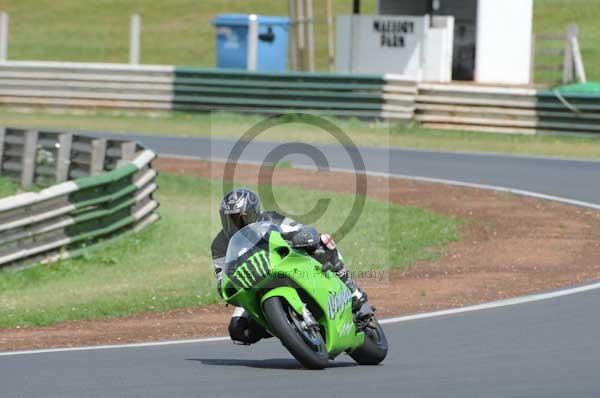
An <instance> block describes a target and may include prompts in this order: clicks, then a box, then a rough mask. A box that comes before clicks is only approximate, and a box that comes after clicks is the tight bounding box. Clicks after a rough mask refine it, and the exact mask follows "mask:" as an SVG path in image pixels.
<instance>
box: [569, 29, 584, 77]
mask: <svg viewBox="0 0 600 398" xmlns="http://www.w3.org/2000/svg"><path fill="white" fill-rule="evenodd" d="M571 49H572V50H573V64H574V65H575V76H576V77H577V81H578V82H579V83H587V77H586V76H585V66H584V65H583V58H582V57H581V50H580V48H579V40H578V39H577V36H575V37H571Z"/></svg>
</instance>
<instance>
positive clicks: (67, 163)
mask: <svg viewBox="0 0 600 398" xmlns="http://www.w3.org/2000/svg"><path fill="white" fill-rule="evenodd" d="M72 142H73V135H71V134H69V133H61V134H59V135H58V154H57V156H56V182H57V183H61V182H65V181H67V180H68V179H69V168H70V167H71V143H72Z"/></svg>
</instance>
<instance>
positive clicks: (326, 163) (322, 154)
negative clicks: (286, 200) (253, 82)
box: [223, 113, 367, 242]
mask: <svg viewBox="0 0 600 398" xmlns="http://www.w3.org/2000/svg"><path fill="white" fill-rule="evenodd" d="M286 124H298V125H300V126H302V125H304V126H306V127H310V128H318V129H319V130H320V131H322V132H323V134H328V135H329V136H331V137H333V138H334V139H335V140H336V141H337V142H338V143H339V146H336V148H338V149H336V150H330V151H329V152H327V151H324V150H323V148H324V146H318V145H312V144H308V143H304V142H299V141H296V142H285V143H280V144H277V143H264V142H261V141H259V139H260V135H261V134H263V133H264V132H266V131H268V130H269V129H273V128H275V127H278V126H282V125H286ZM253 145H262V146H267V147H268V153H267V154H266V156H265V157H264V158H263V159H260V160H258V159H253V161H252V162H253V163H257V162H258V163H259V165H260V168H259V174H258V181H260V184H258V194H259V196H260V198H261V200H262V201H263V202H268V203H271V207H272V208H271V209H268V210H273V211H276V212H278V213H280V214H284V215H286V216H288V217H291V218H293V219H296V220H301V221H302V222H303V223H304V224H308V225H314V224H317V223H318V221H319V220H320V219H321V218H322V217H323V216H324V214H325V213H326V212H327V210H328V209H329V207H330V205H331V199H328V198H319V199H318V200H317V201H316V203H315V205H314V206H313V207H312V209H310V210H309V211H306V212H304V213H299V214H293V213H290V212H284V211H283V210H282V209H281V206H279V205H278V203H277V201H276V200H275V195H274V193H273V175H274V172H275V166H276V165H277V164H278V163H279V162H281V161H282V160H284V159H285V158H286V157H288V156H293V155H303V156H306V157H308V158H309V159H310V160H311V161H312V163H313V164H314V166H316V168H317V169H318V170H319V172H329V171H330V169H331V168H330V160H331V159H330V157H334V158H336V159H335V160H339V158H340V157H344V156H345V157H347V158H349V159H350V163H351V169H350V170H347V171H351V172H352V173H353V175H354V193H353V194H354V200H353V203H352V207H351V209H350V212H349V213H348V214H347V216H346V217H345V219H344V221H343V222H342V223H341V224H340V225H339V226H337V229H335V230H334V232H333V233H332V235H333V236H334V238H335V239H336V241H338V242H340V241H342V240H343V239H344V237H345V236H347V235H348V233H349V232H350V231H351V230H352V229H353V228H354V227H355V226H356V224H357V223H358V221H359V219H360V217H361V214H362V212H363V210H364V208H365V202H366V195H367V175H366V168H365V162H364V159H363V157H362V156H361V154H360V151H359V149H358V147H357V146H356V145H355V144H354V142H353V141H352V139H351V138H350V136H349V135H348V134H346V133H345V132H344V131H343V130H342V129H341V128H340V127H338V126H337V125H336V124H334V123H332V122H331V121H329V120H328V119H325V118H323V117H320V116H317V115H313V114H308V113H285V114H280V115H275V116H272V117H269V118H266V119H264V120H261V121H260V122H258V123H256V124H255V125H253V126H252V127H251V128H249V129H248V130H247V131H246V132H245V133H244V134H243V135H242V136H241V137H240V138H239V139H238V140H237V141H236V142H235V144H234V145H233V148H232V149H231V151H230V153H229V155H228V157H227V160H226V164H225V170H224V175H223V195H225V194H226V193H227V192H230V191H231V190H233V189H234V188H235V174H236V170H237V168H238V166H239V165H241V164H243V163H245V162H243V161H242V156H243V155H244V153H245V152H246V151H248V150H251V149H252V146H253ZM339 148H342V153H340V150H339ZM332 230H333V228H332Z"/></svg>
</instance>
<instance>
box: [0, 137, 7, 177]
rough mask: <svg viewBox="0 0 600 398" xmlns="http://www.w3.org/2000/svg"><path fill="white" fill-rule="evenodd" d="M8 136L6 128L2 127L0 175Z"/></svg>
mask: <svg viewBox="0 0 600 398" xmlns="http://www.w3.org/2000/svg"><path fill="white" fill-rule="evenodd" d="M5 136H6V128H5V127H0V175H2V158H3V156H4V137H5Z"/></svg>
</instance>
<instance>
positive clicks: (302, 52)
mask: <svg viewBox="0 0 600 398" xmlns="http://www.w3.org/2000/svg"><path fill="white" fill-rule="evenodd" d="M296 6H297V7H298V8H297V10H296V17H297V19H296V20H297V21H298V25H297V26H298V29H296V33H297V34H296V39H297V40H298V46H297V47H298V64H299V66H300V67H299V70H306V49H305V48H304V23H305V17H304V0H297V1H296Z"/></svg>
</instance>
